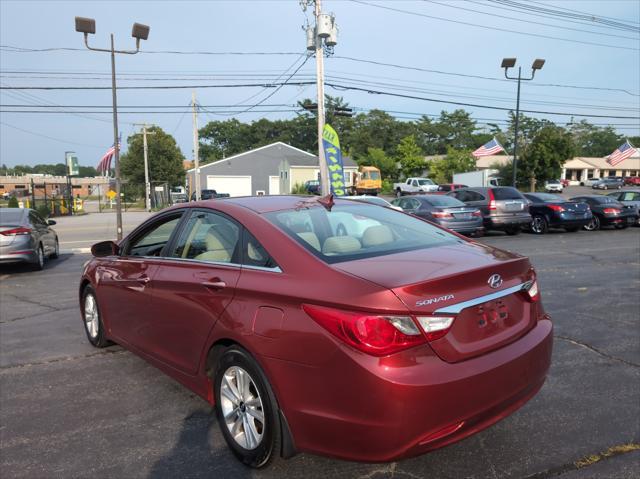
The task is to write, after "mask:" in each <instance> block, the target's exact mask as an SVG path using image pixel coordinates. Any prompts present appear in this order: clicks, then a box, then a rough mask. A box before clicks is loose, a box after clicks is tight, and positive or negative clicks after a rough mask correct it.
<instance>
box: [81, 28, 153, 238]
mask: <svg viewBox="0 0 640 479" xmlns="http://www.w3.org/2000/svg"><path fill="white" fill-rule="evenodd" d="M75 21H76V31H77V32H80V33H83V34H84V44H85V46H86V47H87V49H89V50H93V51H96V52H107V53H110V54H111V96H112V100H113V158H114V163H115V164H114V168H115V176H116V178H115V179H116V225H117V230H116V235H117V238H118V241H119V240H121V239H122V199H121V198H120V190H121V185H122V182H121V177H120V142H119V141H118V101H117V96H116V53H123V54H127V55H135V54H136V53H138V52H139V51H140V40H146V39H147V38H149V27H148V26H147V25H142V24H140V23H134V24H133V29H132V30H131V36H132V37H133V38H135V39H136V49H135V50H116V49H115V42H114V38H113V33H112V34H111V48H94V47H90V46H89V34H91V35H94V34H95V33H96V21H95V20H94V19H93V18H85V17H76V18H75Z"/></svg>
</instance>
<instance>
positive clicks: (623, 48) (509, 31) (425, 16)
mask: <svg viewBox="0 0 640 479" xmlns="http://www.w3.org/2000/svg"><path fill="white" fill-rule="evenodd" d="M350 1H351V2H353V3H358V4H361V5H366V6H368V7H374V8H380V9H383V10H389V11H393V12H398V13H404V14H406V15H413V16H416V17H424V18H430V19H433V20H440V21H443V22H450V23H456V24H459V25H465V26H468V27H475V28H483V29H485V30H491V31H500V32H506V33H515V34H517V35H525V36H530V37H536V38H546V39H549V40H559V41H563V42H570V43H579V44H582V45H591V46H598V47H607V48H615V49H618V50H632V51H640V48H633V47H623V46H619V45H610V44H607V43H596V42H587V41H582V40H572V39H570V38H562V37H554V36H550V35H542V34H538V33H529V32H520V31H518V30H509V29H506V28H498V27H490V26H487V25H478V24H476V23H470V22H463V21H461V20H452V19H450V18H444V17H437V16H434V15H427V14H425V13H419V12H413V11H410V10H403V9H401V8H395V7H389V6H386V5H378V4H375V3H368V2H365V1H362V0H350Z"/></svg>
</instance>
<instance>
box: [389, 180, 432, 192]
mask: <svg viewBox="0 0 640 479" xmlns="http://www.w3.org/2000/svg"><path fill="white" fill-rule="evenodd" d="M393 191H395V193H396V196H397V197H400V196H403V195H415V194H416V193H430V192H432V191H438V185H437V184H435V183H434V182H433V180H430V179H429V178H407V180H406V181H405V182H404V183H394V184H393Z"/></svg>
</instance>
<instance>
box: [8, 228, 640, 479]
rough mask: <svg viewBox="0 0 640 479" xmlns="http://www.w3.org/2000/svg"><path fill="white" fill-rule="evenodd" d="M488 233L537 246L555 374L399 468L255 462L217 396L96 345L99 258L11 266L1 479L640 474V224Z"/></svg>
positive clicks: (530, 248)
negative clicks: (217, 409)
mask: <svg viewBox="0 0 640 479" xmlns="http://www.w3.org/2000/svg"><path fill="white" fill-rule="evenodd" d="M61 226H63V225H61ZM70 241H71V240H70ZM78 241H81V239H78ZM482 241H484V242H486V243H489V244H491V245H494V246H497V247H501V248H505V249H508V250H511V251H515V252H518V253H521V254H525V255H528V256H530V258H531V259H532V262H533V264H534V265H535V266H536V268H537V271H538V275H539V280H540V285H541V288H542V293H543V301H544V304H545V307H546V309H547V311H548V312H549V313H550V314H551V315H552V316H553V318H554V321H555V328H556V329H555V337H556V341H555V346H554V357H553V364H552V368H551V372H550V376H549V378H548V380H547V383H546V385H545V386H544V387H543V389H542V390H541V392H540V393H539V394H538V395H537V396H536V397H535V398H534V399H533V400H532V401H531V402H529V403H528V404H527V405H525V406H524V407H523V408H522V409H520V410H519V411H517V412H516V413H515V414H514V415H512V416H511V417H509V418H507V419H505V420H504V421H502V422H500V423H498V424H497V425H495V426H494V427H492V428H490V429H488V430H486V431H484V432H482V433H480V434H477V435H475V436H473V437H471V438H468V439H466V440H464V441H462V442H460V443H458V444H455V445H453V446H450V447H447V448H445V449H442V450H439V451H435V452H433V453H431V454H428V455H424V456H420V457H417V458H413V459H408V460H404V461H401V462H397V463H391V464H359V463H351V462H343V461H336V460H333V459H329V458H323V457H318V456H312V455H307V454H300V455H298V456H296V457H294V458H293V459H290V460H288V461H279V462H278V463H276V464H274V465H273V466H272V467H271V468H269V469H267V470H262V471H250V470H248V469H245V468H244V467H243V466H241V465H239V464H238V463H237V461H236V460H235V458H233V457H232V455H231V453H230V452H229V450H228V448H227V446H226V444H225V443H224V440H223V438H222V435H221V433H220V431H219V428H218V424H217V423H216V420H215V417H214V415H213V414H212V411H211V408H210V407H209V406H208V405H207V403H205V401H203V400H201V399H200V398H199V397H196V396H195V395H194V394H192V393H190V392H189V391H188V390H187V389H185V388H184V387H182V386H181V385H179V384H178V383H176V382H174V381H173V380H172V379H170V378H168V377H167V376H165V375H164V374H163V373H161V372H159V371H158V370H156V369H155V368H154V367H152V366H150V365H148V364H147V363H146V362H144V361H143V360H142V359H139V358H138V357H136V356H134V355H132V354H130V353H129V352H126V351H124V350H122V349H121V348H120V347H118V346H112V347H110V348H108V349H106V350H96V349H93V348H92V347H90V345H89V344H88V342H87V340H86V337H85V334H84V330H83V326H82V322H81V319H80V314H79V310H78V305H77V283H78V278H79V272H80V269H81V267H82V264H83V263H84V262H85V261H86V260H87V259H88V255H86V254H63V255H62V256H61V257H60V259H58V260H56V261H52V262H49V263H48V264H47V266H46V268H45V270H44V271H42V272H30V271H28V270H27V269H26V268H21V267H4V268H2V269H0V475H1V476H2V477H6V478H8V477H24V478H51V477H60V478H71V477H73V478H75V477H91V478H107V477H109V478H110V477H113V478H160V477H167V478H169V477H171V478H175V477H202V478H205V477H206V478H227V477H229V478H243V477H247V478H249V477H251V478H253V477H256V478H262V477H265V478H272V477H273V478H276V477H277V478H285V477H286V478H314V477H322V478H327V477H332V478H333V477H335V478H353V477H360V478H372V479H377V478H384V477H397V478H422V477H425V478H427V477H428V478H494V479H495V478H529V479H532V478H535V479H541V478H547V477H561V478H563V479H566V478H601V477H602V478H604V477H607V478H609V477H612V478H632V477H638V471H639V470H640V449H639V448H640V446H639V443H640V228H629V229H627V230H622V231H614V230H603V231H597V232H592V233H589V232H584V231H581V232H578V233H573V234H566V233H561V232H554V233H551V234H549V235H545V236H534V235H530V234H522V235H520V236H518V237H507V236H504V235H502V234H496V235H492V236H487V237H485V238H483V239H482ZM61 242H62V241H61ZM327 394H331V392H330V391H327ZM590 456H592V457H590ZM589 457H590V458H589ZM585 458H587V459H586V460H585ZM578 461H582V462H578ZM579 465H580V466H582V467H578V466H579Z"/></svg>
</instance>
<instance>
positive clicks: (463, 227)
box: [438, 218, 484, 233]
mask: <svg viewBox="0 0 640 479" xmlns="http://www.w3.org/2000/svg"><path fill="white" fill-rule="evenodd" d="M438 224H439V225H440V226H442V227H444V228H448V229H450V230H452V231H455V232H456V233H475V232H476V231H483V230H484V226H483V225H482V218H476V219H474V220H470V221H439V222H438Z"/></svg>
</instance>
